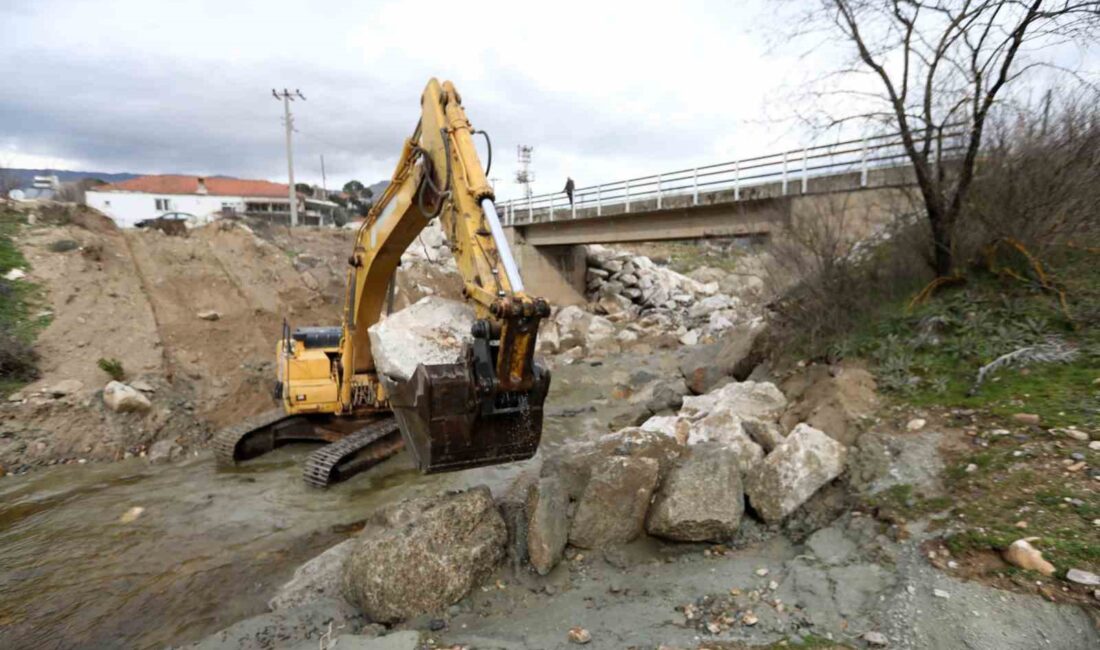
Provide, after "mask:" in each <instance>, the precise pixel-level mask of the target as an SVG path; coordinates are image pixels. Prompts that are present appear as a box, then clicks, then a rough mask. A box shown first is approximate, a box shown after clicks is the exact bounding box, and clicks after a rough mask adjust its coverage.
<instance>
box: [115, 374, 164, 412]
mask: <svg viewBox="0 0 1100 650" xmlns="http://www.w3.org/2000/svg"><path fill="white" fill-rule="evenodd" d="M103 402H104V403H105V404H106V405H107V407H108V408H110V409H111V410H112V411H114V412H116V413H145V412H146V411H148V410H149V409H150V408H152V407H153V404H152V402H150V401H149V398H148V397H146V396H144V395H142V394H141V393H140V392H139V391H136V390H134V389H133V388H130V387H129V386H127V385H126V384H124V383H122V382H119V381H112V382H110V383H109V384H107V386H106V387H104V389H103Z"/></svg>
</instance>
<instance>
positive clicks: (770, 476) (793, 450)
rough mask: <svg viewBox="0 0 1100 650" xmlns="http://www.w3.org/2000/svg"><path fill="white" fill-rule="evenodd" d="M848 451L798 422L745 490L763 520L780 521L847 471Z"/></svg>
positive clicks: (758, 468) (765, 460) (819, 432)
mask: <svg viewBox="0 0 1100 650" xmlns="http://www.w3.org/2000/svg"><path fill="white" fill-rule="evenodd" d="M847 455H848V450H847V449H846V448H845V447H844V445H842V444H840V443H839V442H837V441H836V440H833V439H832V438H830V437H829V436H827V435H825V434H824V433H823V432H821V431H819V430H817V429H815V428H813V427H811V426H809V425H807V424H799V425H798V426H797V427H795V428H794V430H793V431H791V433H790V434H789V435H787V437H786V438H784V439H783V442H782V443H780V444H779V446H777V447H776V448H775V449H774V450H773V451H772V452H771V453H770V454H768V455H767V457H766V458H764V461H763V462H761V463H759V464H758V465H757V466H756V467H755V468H754V469H753V470H752V471H751V472H749V474H748V476H747V480H746V481H745V493H746V494H747V495H748V497H749V503H750V504H752V507H753V509H754V510H756V512H757V514H759V515H760V517H761V518H763V519H764V521H766V522H768V523H769V524H775V523H779V522H780V521H782V520H783V518H785V517H786V516H787V515H789V514H791V513H792V512H794V511H795V510H796V509H797V508H798V507H799V506H801V505H802V504H803V503H805V502H806V500H807V499H809V498H810V497H811V496H813V494H814V492H817V491H818V489H820V488H821V487H822V486H823V485H825V484H826V483H828V482H829V481H831V480H833V479H834V478H836V477H837V476H840V473H841V472H842V471H844V463H845V461H846V460H847Z"/></svg>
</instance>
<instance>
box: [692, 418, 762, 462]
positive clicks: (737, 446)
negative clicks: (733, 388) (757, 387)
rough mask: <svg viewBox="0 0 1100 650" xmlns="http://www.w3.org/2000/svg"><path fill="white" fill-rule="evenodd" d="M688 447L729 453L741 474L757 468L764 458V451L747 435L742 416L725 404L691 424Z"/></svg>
mask: <svg viewBox="0 0 1100 650" xmlns="http://www.w3.org/2000/svg"><path fill="white" fill-rule="evenodd" d="M687 444H688V446H689V447H692V446H696V445H702V444H710V445H714V446H716V447H721V448H722V449H725V450H727V451H729V452H730V453H732V454H733V456H734V458H736V459H737V466H738V468H740V470H741V471H742V472H748V471H749V470H751V469H752V468H753V467H756V465H757V463H759V462H760V461H761V460H763V458H764V450H763V449H762V448H761V447H760V445H758V444H756V442H754V441H753V439H752V438H750V437H749V435H748V434H747V433H746V432H745V428H744V425H743V422H742V419H741V416H739V415H737V413H736V412H734V410H733V408H731V407H730V406H728V405H726V404H722V405H720V406H718V407H717V408H715V409H714V410H713V411H711V412H710V413H709V414H707V415H706V417H704V418H702V419H700V420H697V421H695V422H692V423H691V431H690V432H689V433H688V440H687Z"/></svg>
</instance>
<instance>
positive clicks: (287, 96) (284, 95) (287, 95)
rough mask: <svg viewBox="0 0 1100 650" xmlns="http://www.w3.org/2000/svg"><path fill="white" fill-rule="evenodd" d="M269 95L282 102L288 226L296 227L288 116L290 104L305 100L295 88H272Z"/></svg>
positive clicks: (291, 125)
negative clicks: (288, 181) (284, 124)
mask: <svg viewBox="0 0 1100 650" xmlns="http://www.w3.org/2000/svg"><path fill="white" fill-rule="evenodd" d="M271 95H272V96H273V97H274V98H275V99H276V100H279V99H281V100H283V117H284V119H285V121H286V169H287V176H288V177H289V179H290V190H289V194H290V225H291V226H292V227H293V226H297V225H298V195H297V192H295V190H294V151H293V148H292V147H291V143H290V139H291V134H292V133H293V132H294V116H293V115H291V114H290V102H292V101H294V100H295V99H301V100H302V101H305V99H306V98H305V95H303V94H302V91H300V90H298V89H297V88H295V89H294V92H290V91H289V90H287V89H286V88H283V92H281V93H280V92H278V91H276V90H275V89H274V88H272V89H271Z"/></svg>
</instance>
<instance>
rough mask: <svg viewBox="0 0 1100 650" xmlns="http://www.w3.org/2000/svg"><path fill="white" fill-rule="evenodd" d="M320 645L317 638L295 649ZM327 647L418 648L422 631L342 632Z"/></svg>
mask: <svg viewBox="0 0 1100 650" xmlns="http://www.w3.org/2000/svg"><path fill="white" fill-rule="evenodd" d="M318 647H319V645H318V642H317V640H311V641H307V642H305V643H302V644H301V645H300V646H297V647H295V648H294V649H293V650H317V649H318ZM320 647H324V646H320ZM327 647H329V648H332V649H333V650H417V648H419V647H421V646H420V633H419V632H416V631H415V630H402V631H400V632H392V633H390V634H387V635H385V636H360V635H356V634H341V635H340V636H338V637H336V638H335V639H333V640H332V643H331V644H330V645H328V646H327Z"/></svg>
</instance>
